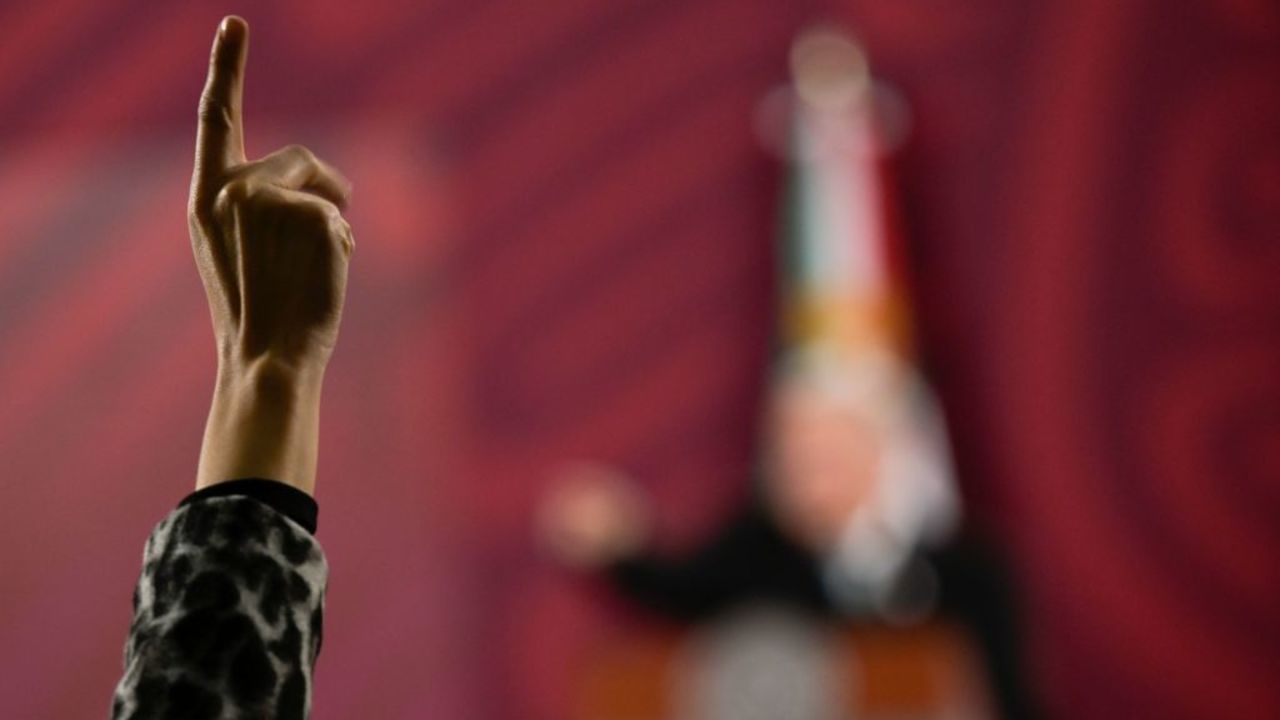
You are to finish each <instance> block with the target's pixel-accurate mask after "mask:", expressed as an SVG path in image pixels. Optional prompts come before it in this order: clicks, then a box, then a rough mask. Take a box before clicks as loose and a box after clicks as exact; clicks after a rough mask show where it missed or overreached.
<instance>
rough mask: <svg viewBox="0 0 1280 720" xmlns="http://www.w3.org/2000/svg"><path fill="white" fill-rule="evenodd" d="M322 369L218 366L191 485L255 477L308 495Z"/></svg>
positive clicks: (256, 364)
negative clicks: (286, 485)
mask: <svg viewBox="0 0 1280 720" xmlns="http://www.w3.org/2000/svg"><path fill="white" fill-rule="evenodd" d="M323 380H324V370H323V368H313V367H306V368H298V367H290V366H288V365H285V364H282V363H276V362H272V361H270V360H258V361H255V362H253V363H250V364H237V363H232V362H224V363H223V365H222V367H221V368H220V369H219V372H218V379H217V383H216V386H215V389H214V393H213V402H212V404H211V406H210V410H209V419H208V422H207V424H206V425H205V432H204V443H203V446H202V448H201V451H200V467H199V470H198V472H197V476H196V487H197V488H204V487H208V486H210V485H214V484H217V483H220V482H224V481H227V480H234V479H236V478H245V477H259V478H269V479H272V480H278V481H280V482H283V483H286V484H288V485H291V486H293V487H296V488H298V489H299V490H302V491H303V492H306V493H307V494H314V492H315V478H316V462H317V455H318V446H319V430H320V394H321V389H322V385H323Z"/></svg>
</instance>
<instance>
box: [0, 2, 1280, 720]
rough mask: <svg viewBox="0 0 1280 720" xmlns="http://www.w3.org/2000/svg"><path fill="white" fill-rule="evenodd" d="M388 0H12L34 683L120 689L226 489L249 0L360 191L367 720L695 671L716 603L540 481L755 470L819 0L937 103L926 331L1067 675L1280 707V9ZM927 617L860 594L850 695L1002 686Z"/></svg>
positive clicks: (284, 91) (922, 197) (916, 100)
mask: <svg viewBox="0 0 1280 720" xmlns="http://www.w3.org/2000/svg"><path fill="white" fill-rule="evenodd" d="M355 5H356V4H353V3H348V2H338V1H336V0H307V1H306V2H302V1H301V0H277V1H275V2H271V3H257V4H244V5H241V6H236V5H235V4H232V3H226V2H169V3H155V2H141V1H139V0H112V1H110V2H105V1H104V2H85V1H83V0H45V1H44V2H40V3H18V2H12V1H10V2H5V3H3V4H0V27H3V28H5V30H6V32H5V36H6V37H5V40H4V42H3V43H0V471H2V472H3V475H2V478H3V479H2V480H0V715H3V716H4V717H6V718H15V719H22V720H25V719H27V718H32V719H43V718H51V719H60V718H78V717H102V716H104V715H105V714H106V712H107V708H108V703H109V698H110V693H111V689H112V686H113V684H114V682H115V680H116V678H117V674H118V671H119V669H120V666H121V652H122V646H123V640H124V637H125V633H126V631H127V627H128V622H129V598H130V593H131V591H132V586H133V582H134V580H135V579H136V577H137V573H138V570H139V559H140V554H141V548H142V542H143V540H144V539H145V537H146V535H147V533H148V532H149V531H150V529H151V527H152V525H153V524H154V523H155V522H156V521H157V520H159V519H160V518H161V517H162V516H163V515H164V514H165V513H166V512H167V511H168V510H169V509H171V508H172V506H173V505H174V504H176V503H177V502H178V501H179V500H180V499H181V498H182V496H183V495H184V494H185V493H186V492H187V491H188V490H189V488H190V486H191V485H192V483H193V480H194V471H195V463H196V457H197V452H198V448H199V442H200V437H201V429H202V427H203V422H204V416H205V413H206V412H207V409H208V400H209V397H210V393H211V391H212V381H213V371H214V356H213V346H212V341H211V333H210V329H209V323H208V316H207V310H206V309H205V307H204V298H203V295H202V293H201V289H200V285H199V282H198V279H197V276H196V273H195V271H194V268H193V266H192V262H191V258H190V249H189V244H188V240H187V231H186V222H185V202H186V191H187V182H188V177H189V172H190V161H191V154H192V147H193V139H194V120H195V105H196V99H197V96H198V94H199V90H200V87H201V84H202V82H203V77H204V72H205V66H206V62H207V57H208V49H209V44H210V41H211V38H212V34H213V31H214V28H215V26H216V23H217V21H218V19H219V18H220V17H221V16H222V15H224V14H226V13H228V12H236V13H239V14H242V15H244V16H245V17H246V18H247V19H248V20H249V22H250V24H251V26H252V29H253V42H252V50H251V52H250V63H249V74H248V86H247V95H246V129H247V135H248V149H249V154H250V156H254V155H261V154H265V153H266V152H269V151H270V150H272V149H274V148H275V147H276V146H278V145H281V144H284V143H287V142H300V143H303V144H306V145H308V146H310V147H312V148H313V149H314V150H315V151H316V152H317V153H318V154H319V155H321V156H322V157H325V158H327V159H329V160H331V161H332V162H334V163H335V164H336V165H338V166H339V167H340V168H342V169H343V170H344V171H345V172H346V173H347V174H348V176H349V177H350V178H351V179H352V180H353V182H354V185H355V193H354V197H353V204H352V208H351V210H350V213H349V217H350V219H351V222H352V225H353V226H354V228H355V231H356V237H357V239H358V243H359V250H358V252H357V254H356V257H355V258H354V263H353V265H352V276H351V280H350V283H351V285H350V291H349V294H348V297H349V300H348V306H347V315H346V320H345V323H344V327H343V335H342V342H341V344H340V347H339V350H338V353H337V355H336V357H335V359H334V361H333V363H332V365H331V367H330V373H329V382H328V386H327V387H326V395H325V409H324V418H323V428H322V433H323V434H322V457H321V470H320V478H319V486H318V498H319V500H320V504H321V518H320V533H319V537H320V540H321V541H322V543H323V544H324V547H325V549H326V551H327V553H328V556H329V561H330V563H331V566H332V577H331V583H330V591H329V598H328V612H327V620H328V622H327V625H326V629H325V630H326V632H325V640H324V651H323V653H322V655H321V659H320V664H319V671H318V683H317V687H316V693H315V707H316V711H315V714H314V717H316V718H317V719H318V720H328V719H336V718H386V719H388V720H392V719H398V718H405V719H410V718H424V717H438V718H476V719H478V720H507V719H514V718H522V719H532V720H542V719H545V720H562V719H570V720H572V719H576V718H583V719H586V718H590V719H592V720H640V719H641V718H653V719H654V720H656V719H657V718H659V717H664V715H663V713H665V712H668V710H664V709H662V708H664V707H666V706H664V705H663V703H664V702H666V700H664V698H666V697H667V694H668V690H667V688H668V686H671V685H679V683H680V677H681V673H682V672H684V671H682V668H686V667H687V662H689V661H688V657H689V653H688V652H687V648H688V647H689V643H691V642H693V640H691V639H690V638H691V632H694V631H690V630H689V629H687V628H685V627H684V626H683V625H682V624H681V623H678V622H673V621H671V620H667V619H662V618H660V617H658V616H656V615H653V614H650V613H648V612H647V611H645V610H643V609H640V608H637V607H635V606H633V605H631V604H630V603H628V602H627V601H625V600H624V599H623V598H622V597H621V596H620V595H619V594H618V593H617V592H616V590H615V589H614V588H611V587H609V586H608V584H607V583H606V582H603V581H602V580H601V578H599V577H598V576H593V575H590V574H582V573H575V572H571V571H569V570H567V569H565V568H563V567H561V566H560V565H559V564H557V563H556V562H554V561H553V560H552V559H551V558H550V557H549V555H548V553H547V552H545V551H544V549H543V548H542V547H541V546H540V544H539V542H538V541H537V539H536V533H535V532H534V529H533V528H534V526H535V514H536V510H537V508H538V507H539V506H540V503H541V502H542V498H543V497H544V495H545V494H546V493H547V492H548V490H549V489H550V488H551V486H552V484H553V483H554V482H555V476H556V472H557V468H560V467H562V465H563V463H564V462H566V461H570V460H574V459H579V458H590V459H594V460H599V461H603V462H607V463H609V464H610V465H612V466H616V467H619V468H622V469H624V470H625V471H626V473H627V474H628V475H629V476H631V477H633V478H634V479H635V483H636V484H638V485H639V486H640V488H641V489H642V490H643V492H644V494H645V496H646V497H647V498H648V501H649V502H650V503H651V506H652V508H653V516H654V519H653V522H654V524H655V530H654V535H655V537H656V538H657V541H656V542H658V543H659V544H660V545H661V547H662V548H663V549H664V550H665V551H668V552H671V553H680V552H682V551H687V550H690V549H693V548H697V547H699V546H700V545H701V544H703V543H705V542H706V541H707V540H708V538H710V537H711V536H713V535H714V534H715V532H716V530H717V528H718V527H720V526H721V525H722V524H723V523H724V522H725V520H726V518H728V517H730V516H731V515H732V514H733V513H734V512H735V509H736V508H738V507H739V506H741V505H742V504H743V502H744V501H745V500H746V498H747V496H748V495H749V494H750V493H751V487H750V483H748V482H747V481H746V478H748V477H749V475H750V473H751V472H752V468H753V467H754V466H755V464H756V461H757V459H758V447H757V446H758V443H757V438H758V435H759V433H760V417H761V407H762V404H763V403H764V402H765V392H764V391H765V387H766V386H765V379H766V377H767V376H768V372H769V368H770V365H771V352H772V342H773V337H774V333H775V327H776V325H777V322H776V309H775V298H776V296H777V294H778V293H777V290H778V288H777V284H778V283H777V277H778V275H779V272H778V268H777V263H776V260H775V258H776V241H777V235H778V228H779V225H780V213H781V207H782V195H783V190H784V185H785V179H784V175H785V173H784V170H785V168H784V167H783V164H782V163H780V162H779V160H778V158H777V157H776V154H773V153H771V152H770V151H769V149H768V148H767V147H766V144H765V143H762V142H761V140H760V137H759V133H758V132H757V128H756V124H757V123H756V118H757V117H758V112H759V110H758V108H759V107H760V103H761V101H762V100H763V99H764V98H765V96H766V95H767V94H768V93H769V92H770V90H771V89H773V88H775V87H777V86H778V85H779V84H781V83H784V82H786V81H787V78H788V52H789V48H790V47H791V43H792V41H793V39H794V38H795V36H796V34H797V32H799V31H800V30H801V29H803V28H805V27H808V26H810V25H811V24H812V23H814V22H817V21H826V22H835V23H838V24H840V25H841V26H843V27H846V28H848V29H850V30H851V31H853V32H854V33H855V34H856V35H857V36H858V38H859V39H860V40H861V41H862V43H863V44H864V47H865V49H866V51H867V53H868V55H869V57H870V58H871V62H872V63H873V65H874V67H875V68H876V73H877V75H878V76H880V77H881V78H882V79H884V80H886V81H888V82H890V83H892V84H893V85H894V86H895V87H896V88H897V90H898V91H899V93H900V94H901V96H902V97H903V98H904V99H905V101H906V103H907V105H909V107H910V109H911V118H912V122H911V135H910V137H909V139H908V141H907V142H906V144H905V145H903V146H902V147H901V148H900V149H899V151H898V152H897V154H896V155H895V157H894V162H893V168H894V177H895V180H894V186H895V188H896V196H897V198H898V200H897V205H898V209H899V210H900V212H901V215H902V218H903V227H904V236H905V246H906V247H907V253H906V256H907V265H908V266H909V274H910V276H911V278H912V283H911V287H912V292H911V295H912V297H911V305H912V306H913V308H914V315H915V326H916V327H915V329H916V334H917V339H916V351H915V353H916V358H917V360H918V362H919V364H920V366H921V367H922V368H923V371H924V373H925V375H926V376H927V377H928V378H929V380H930V381H931V383H932V387H933V389H934V392H935V393H936V395H937V396H938V398H939V399H940V401H941V406H942V408H943V411H944V413H945V419H946V424H947V428H948V430H949V434H950V438H951V446H952V460H953V463H954V467H955V477H956V480H957V483H958V487H959V492H960V495H961V496H962V498H963V500H964V507H965V518H966V523H967V528H968V532H970V533H972V534H974V535H975V536H978V537H981V538H983V539H984V541H985V542H987V543H988V544H989V545H990V546H992V547H995V548H998V549H999V551H1000V552H1001V553H1002V555H1003V556H1004V557H1005V558H1007V569H1008V573H1009V577H1010V578H1011V582H1012V584H1013V586H1014V587H1016V588H1017V589H1018V591H1019V596H1020V598H1021V605H1020V607H1021V612H1020V619H1019V640H1020V643H1021V645H1022V646H1023V647H1024V648H1025V655H1026V664H1025V672H1026V675H1027V676H1028V677H1029V683H1030V684H1031V687H1032V689H1033V692H1034V694H1035V695H1036V697H1037V698H1038V700H1039V702H1040V705H1041V706H1042V707H1043V708H1044V711H1045V715H1046V716H1048V717H1063V718H1066V717H1070V718H1080V719H1098V720H1105V719H1108V718H1133V717H1152V718H1155V717H1159V718H1221V717H1231V718H1274V717H1277V716H1280V685H1277V683H1276V682H1275V678H1276V677H1277V673H1278V672H1280V611H1278V610H1277V609H1278V608H1280V562H1278V561H1277V557H1278V556H1280V522H1278V521H1280V283H1278V282H1277V278H1278V277H1280V242H1277V240H1280V85H1277V84H1276V78H1277V77H1280V6H1277V5H1276V4H1275V3H1274V2H1271V0H1178V1H1177V2H1154V1H1151V0H1147V1H1139V0H1076V1H1072V2H1068V1H1067V0H1055V1H1050V0H1041V1H1037V2H1027V1H1023V2H1016V1H1014V0H980V1H979V2H969V3H952V2H944V1H942V0H899V1H897V2H870V1H869V0H847V1H840V0H830V1H828V2H818V1H817V0H813V1H808V2H805V1H797V2H789V3H779V2H773V1H772V0H698V1H697V2H688V1H684V2H674V1H663V0H650V1H647V2H638V1H634V0H617V1H614V2H608V3H600V2H588V1H586V0H544V1H542V2H537V3H533V2H508V1H501V2H497V1H493V0H466V1H465V2H462V1H459V0H432V1H430V2H391V1H390V0H366V2H363V3H359V4H358V5H359V9H356V8H355ZM879 632H880V631H879V630H877V629H874V628H868V629H866V630H865V631H862V632H846V630H840V631H838V634H839V637H840V638H841V639H842V640H841V641H842V642H844V641H845V640H848V642H849V643H852V646H853V647H854V648H855V649H852V650H850V649H848V648H843V646H842V648H843V649H840V650H838V651H837V652H836V655H838V657H836V658H834V659H832V660H830V662H829V663H828V667H829V668H836V669H837V672H838V673H839V672H844V671H845V669H847V668H849V667H856V668H861V670H859V672H861V673H862V674H861V676H860V677H862V680H861V681H851V686H852V685H857V684H858V682H861V683H862V684H863V686H866V687H873V686H874V687H878V688H881V689H882V692H881V693H880V694H881V695H882V696H885V697H887V696H893V697H890V698H889V699H888V700H886V699H885V698H884V697H881V698H880V700H875V698H871V697H870V696H873V695H875V693H874V692H873V693H870V695H868V696H867V697H864V699H863V700H862V701H860V702H863V703H864V705H865V704H866V703H871V704H874V703H875V702H880V703H881V705H880V706H878V707H879V709H876V708H870V709H867V708H865V707H864V708H863V709H862V710H850V711H848V713H849V715H847V716H851V717H862V716H867V717H984V715H983V712H984V711H983V710H982V709H981V706H982V701H981V700H980V699H979V700H977V701H974V703H976V704H974V703H970V702H969V701H968V700H964V699H963V698H962V699H961V700H955V701H954V702H952V701H949V700H946V699H943V700H938V699H937V697H935V696H936V695H937V694H938V692H940V691H938V690H937V688H938V687H942V686H946V687H954V683H953V685H947V682H950V681H943V680H939V679H938V678H946V677H953V676H956V675H957V673H958V674H959V675H964V673H965V672H967V671H966V670H965V668H966V667H968V668H969V669H970V670H972V667H973V666H974V663H973V662H972V661H965V660H964V659H963V656H964V652H962V650H956V649H955V647H954V646H953V645H948V644H947V643H945V642H942V643H941V644H939V643H938V642H935V640H936V637H934V636H928V637H924V636H921V635H920V634H919V632H916V633H915V634H914V635H912V634H911V633H910V632H908V633H907V635H906V636H905V639H904V636H902V635H901V634H900V633H899V634H897V635H893V634H890V635H888V636H886V635H884V634H883V633H880V634H877V633H879ZM694 634H696V633H694ZM931 638H933V639H931ZM938 648H943V649H941V650H940V649H938ZM948 648H949V649H948ZM948 653H950V654H948ZM939 657H943V658H944V659H943V660H942V661H939V660H938V658H939ZM851 658H852V659H851ZM946 658H951V659H950V660H947V659H946ZM957 658H958V659H957ZM936 662H941V663H942V665H943V666H945V667H944V669H942V670H937V671H936V672H935V671H922V670H921V668H922V667H926V666H929V663H936ZM966 663H967V664H966ZM926 676H927V677H926ZM975 682H977V683H978V685H980V684H981V682H980V681H970V682H969V685H973V684H974V683H975ZM868 683H870V685H868ZM940 683H941V684H940ZM961 684H963V683H961ZM885 688H899V689H900V690H901V692H899V691H898V690H892V691H891V690H885ZM902 688H905V689H902ZM913 688H914V689H913ZM930 688H932V689H930ZM956 692H957V693H958V694H956V695H955V697H961V696H964V692H963V691H956ZM886 693H887V694H888V695H886ZM894 693H898V694H897V695H894ZM944 694H945V693H944ZM979 694H980V693H979ZM868 698H870V699H868ZM894 698H897V699H896V700H895V699H894ZM922 698H923V699H922ZM931 698H932V699H931ZM895 702H897V703H898V705H894V704H893V703H895ZM948 702H951V703H952V704H950V705H948ZM913 703H914V704H913ZM974 708H978V709H974ZM877 712H878V713H880V714H879V715H876V714H875V713H877ZM893 713H898V714H896V715H895V714H893ZM946 713H951V714H950V715H947V714H946ZM965 713H969V714H965Z"/></svg>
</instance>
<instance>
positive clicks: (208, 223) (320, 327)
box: [188, 17, 354, 493]
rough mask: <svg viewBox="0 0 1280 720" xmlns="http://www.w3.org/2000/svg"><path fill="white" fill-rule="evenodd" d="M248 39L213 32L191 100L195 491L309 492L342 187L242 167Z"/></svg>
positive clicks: (295, 165)
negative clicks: (206, 399) (207, 379)
mask: <svg viewBox="0 0 1280 720" xmlns="http://www.w3.org/2000/svg"><path fill="white" fill-rule="evenodd" d="M248 49H249V28H248V26H247V24H246V23H245V22H244V20H242V19H240V18H237V17H229V18H227V19H225V20H223V22H222V24H221V25H220V27H219V30H218V34H217V37H216V38H215V39H214V43H213V51H212V55H211V57H210V60H209V76H208V80H207V82H206V84H205V88H204V93H203V94H202V96H201V98H200V115H199V117H200V120H199V129H198V132H197V138H196V156H195V171H194V173H193V175H192V179H191V196H190V204H189V206H188V219H189V221H190V230H191V244H192V250H193V251H194V253H195V260H196V266H197V268H198V269H199V271H200V278H201V280H202V281H203V283H204V289H205V294H206V296H207V297H208V300H209V311H210V314H211V316H212V320H213V332H214V338H215V340H216V342H217V348H218V377H217V384H216V386H215V389H214V397H213V403H212V407H211V408H210V411H209V421H208V424H207V425H206V427H205V435H204V444H203V447H202V449H201V452H200V468H199V472H198V474H197V480H196V487H197V488H201V487H206V486H208V485H212V484H215V483H218V482H223V481H226V480H232V479H235V478H242V477H262V478H269V479H272V480H279V481H281V482H286V483H289V484H290V485H293V486H294V487H297V488H299V489H301V490H304V491H305V492H307V493H313V492H314V488H315V472H316V456H317V444H318V433H319V419H320V393H321V387H322V385H323V380H324V371H325V367H326V366H327V364H328V361H329V357H330V355H331V354H332V352H333V348H334V345H335V343H336V342H337V339H338V327H339V323H340V321H341V318H342V306H343V301H344V299H345V295H346V283H347V266H348V262H349V259H350V256H351V252H352V250H353V248H354V242H353V240H352V236H351V227H350V226H349V225H348V224H347V222H346V220H345V219H343V217H342V212H341V208H342V207H344V206H345V205H346V202H347V197H348V194H349V192H350V185H349V183H348V182H347V181H346V179H345V178H343V177H342V175H341V174H339V173H338V172H337V171H336V170H334V169H333V168H332V167H330V166H329V165H328V164H326V163H324V162H323V161H321V160H319V159H317V158H316V157H315V155H314V154H312V153H311V152H310V151H309V150H307V149H306V148H303V147H300V146H296V145H292V146H288V147H285V148H283V149H281V150H278V151H276V152H274V153H271V154H270V155H267V156H266V157H263V158H261V159H259V160H254V161H252V162H250V161H249V160H248V159H247V158H246V157H245V150H244V128H243V121H242V114H243V91H244V73H245V63H246V59H247V55H248Z"/></svg>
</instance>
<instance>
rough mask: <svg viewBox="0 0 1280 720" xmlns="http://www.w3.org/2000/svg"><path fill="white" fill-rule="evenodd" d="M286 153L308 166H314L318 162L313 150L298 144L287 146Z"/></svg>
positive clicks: (285, 147)
mask: <svg viewBox="0 0 1280 720" xmlns="http://www.w3.org/2000/svg"><path fill="white" fill-rule="evenodd" d="M284 152H285V153H286V154H288V155H291V156H293V157H295V158H297V159H298V160H301V161H302V162H304V163H307V164H314V163H315V162H316V154H315V153H313V152H311V149H310V148H308V147H307V146H305V145H298V144H296V143H295V144H291V145H285V146H284Z"/></svg>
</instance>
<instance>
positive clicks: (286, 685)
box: [111, 496, 328, 720]
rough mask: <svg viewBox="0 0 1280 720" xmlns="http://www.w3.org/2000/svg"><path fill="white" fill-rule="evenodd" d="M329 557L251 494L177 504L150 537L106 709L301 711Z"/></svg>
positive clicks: (195, 716)
mask: <svg viewBox="0 0 1280 720" xmlns="http://www.w3.org/2000/svg"><path fill="white" fill-rule="evenodd" d="M327 578H328V566H327V564H326V562H325V558H324V554H323V552H322V551H321V549H320V545H319V544H318V543H317V542H316V540H315V538H314V537H313V536H312V534H311V533H309V532H308V531H307V530H306V529H304V528H303V527H301V526H300V525H298V524H297V523H295V522H293V521H292V520H290V519H289V518H288V517H286V516H284V515H283V514H281V513H279V512H277V511H276V510H274V509H272V508H271V507H269V506H268V505H265V504H263V503H261V502H259V501H257V500H254V499H251V498H248V497H242V496H231V497H213V498H208V499H202V500H199V501H197V502H192V503H190V504H186V505H183V506H181V507H179V508H178V509H177V510H175V511H173V512H172V513H171V514H170V515H169V516H168V517H166V518H165V519H164V520H163V521H161V522H160V524H159V525H157V526H156V528H155V530H154V531H152V533H151V536H150V538H148V540H147V544H146V549H145V552H144V554H143V567H142V576H141V578H140V579H139V580H138V585H137V588H136V589H135V590H134V595H133V624H132V626H131V627H130V629H129V640H128V643H127V645H126V646H125V657H124V664H125V668H124V676H123V677H122V678H121V680H120V683H119V685H118V686H117V687H116V691H115V697H114V699H113V703H112V713H111V715H112V718H113V719H114V720H151V719H157V720H158V719H165V720H168V719H170V718H173V719H177V718H181V719H182V720H206V719H207V720H215V719H217V718H255V719H256V718H261V719H262V720H268V719H269V720H301V719H303V718H306V717H308V716H309V714H310V710H311V682H312V672H313V670H314V668H315V662H316V656H317V654H318V653H319V651H320V635H321V624H322V618H323V609H324V592H325V584H326V581H327Z"/></svg>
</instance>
